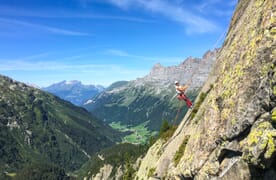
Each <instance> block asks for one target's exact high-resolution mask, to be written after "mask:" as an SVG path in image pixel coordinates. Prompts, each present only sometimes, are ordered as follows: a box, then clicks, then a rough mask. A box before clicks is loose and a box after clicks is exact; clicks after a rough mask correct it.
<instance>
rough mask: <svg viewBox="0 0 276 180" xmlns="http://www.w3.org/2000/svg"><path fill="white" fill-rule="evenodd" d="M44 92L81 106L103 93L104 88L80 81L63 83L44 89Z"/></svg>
mask: <svg viewBox="0 0 276 180" xmlns="http://www.w3.org/2000/svg"><path fill="white" fill-rule="evenodd" d="M42 90H44V91H47V92H50V93H53V94H54V95H56V96H58V97H60V98H62V99H64V100H67V101H70V102H71V103H73V104H75V105H77V106H79V105H82V104H83V103H84V102H85V101H86V100H88V99H89V98H91V97H94V96H95V95H97V94H99V93H100V92H102V91H103V90H104V87H103V86H99V85H98V86H95V85H84V84H82V83H81V82H80V81H76V80H73V81H61V82H59V83H55V84H52V85H50V86H48V87H45V88H42Z"/></svg>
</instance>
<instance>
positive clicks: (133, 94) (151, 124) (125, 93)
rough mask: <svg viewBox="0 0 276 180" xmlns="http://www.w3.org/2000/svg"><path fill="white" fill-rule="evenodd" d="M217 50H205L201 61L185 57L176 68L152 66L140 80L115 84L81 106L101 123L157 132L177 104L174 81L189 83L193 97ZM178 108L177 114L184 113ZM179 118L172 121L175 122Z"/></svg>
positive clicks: (183, 109) (183, 106)
mask: <svg viewBox="0 0 276 180" xmlns="http://www.w3.org/2000/svg"><path fill="white" fill-rule="evenodd" d="M217 51H218V49H215V50H214V51H208V52H207V53H206V54H205V55H204V56H203V58H202V59H199V58H187V59H186V60H185V61H184V62H183V63H181V64H180V65H178V66H170V67H164V66H162V65H160V64H156V65H155V66H154V67H153V68H152V70H151V72H150V73H149V74H148V75H147V76H145V77H144V78H138V79H136V80H134V81H130V82H118V83H115V84H114V85H111V87H109V88H107V89H106V90H105V91H104V92H102V93H101V94H99V95H97V96H96V97H95V98H93V99H91V100H89V101H88V102H87V103H85V105H84V107H85V108H86V109H88V110H89V111H91V112H92V113H93V114H95V115H96V116H97V117H98V118H100V119H104V120H105V121H107V122H109V123H111V122H119V121H120V122H121V123H122V124H126V125H131V126H137V125H139V124H141V123H145V122H148V124H147V127H148V128H149V129H150V130H159V128H160V125H161V123H162V120H164V119H166V120H168V121H173V120H174V119H175V115H176V114H177V112H178V108H179V104H178V101H177V99H176V98H175V99H174V98H173V97H174V95H175V90H174V81H175V80H178V81H180V82H181V84H185V83H189V84H190V88H189V91H190V95H189V97H190V98H193V97H194V96H195V95H196V94H197V92H198V90H199V88H200V87H202V85H203V83H204V81H205V80H206V79H207V77H208V74H209V72H210V70H211V67H212V65H213V63H214V61H215V58H216V54H217ZM180 105H181V114H180V115H182V116H183V115H184V114H185V113H186V111H187V109H185V108H186V107H185V105H184V104H180ZM179 120H180V119H178V118H176V120H175V121H176V122H179Z"/></svg>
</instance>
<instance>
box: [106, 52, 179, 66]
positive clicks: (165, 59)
mask: <svg viewBox="0 0 276 180" xmlns="http://www.w3.org/2000/svg"><path fill="white" fill-rule="evenodd" d="M105 52H106V53H107V54H109V55H112V56H120V57H129V58H134V59H137V60H139V61H140V60H145V61H152V62H154V63H180V62H181V61H182V60H183V58H181V57H153V56H151V57H150V56H143V55H137V54H132V53H129V52H126V51H124V50H119V49H108V50H106V51H105Z"/></svg>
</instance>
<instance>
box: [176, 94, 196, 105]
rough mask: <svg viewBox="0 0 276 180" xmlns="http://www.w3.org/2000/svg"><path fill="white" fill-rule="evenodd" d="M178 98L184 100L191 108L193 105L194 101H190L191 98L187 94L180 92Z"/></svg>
mask: <svg viewBox="0 0 276 180" xmlns="http://www.w3.org/2000/svg"><path fill="white" fill-rule="evenodd" d="M177 99H178V100H184V101H185V102H186V105H187V106H188V107H189V108H190V107H192V106H193V103H192V102H191V101H190V99H188V98H187V96H186V95H185V94H178V96H177Z"/></svg>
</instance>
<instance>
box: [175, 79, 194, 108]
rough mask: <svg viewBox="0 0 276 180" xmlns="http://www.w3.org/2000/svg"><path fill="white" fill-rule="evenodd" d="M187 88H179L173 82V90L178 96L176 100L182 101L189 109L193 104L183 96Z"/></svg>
mask: <svg viewBox="0 0 276 180" xmlns="http://www.w3.org/2000/svg"><path fill="white" fill-rule="evenodd" d="M187 88H188V86H187V85H185V86H180V85H179V82H178V81H176V82H175V90H176V93H177V94H178V96H177V99H178V100H184V101H185V102H186V105H187V106H188V107H189V108H191V107H192V106H193V103H192V102H191V101H190V100H189V98H188V97H187V96H186V95H185V94H184V92H185V90H186V89H187Z"/></svg>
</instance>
